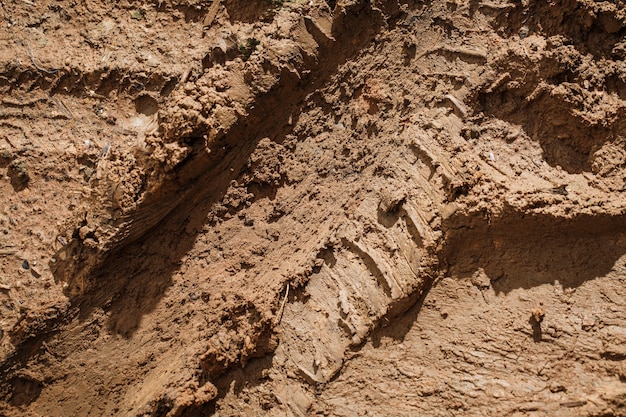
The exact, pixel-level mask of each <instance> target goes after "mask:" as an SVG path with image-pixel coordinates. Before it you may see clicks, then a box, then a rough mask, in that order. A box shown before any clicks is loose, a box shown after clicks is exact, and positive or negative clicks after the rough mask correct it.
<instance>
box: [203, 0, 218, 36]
mask: <svg viewBox="0 0 626 417" xmlns="http://www.w3.org/2000/svg"><path fill="white" fill-rule="evenodd" d="M220 1H221V0H213V3H212V4H211V7H210V8H209V12H208V13H207V14H206V17H205V18H204V21H203V22H202V27H203V28H207V29H208V28H210V27H211V25H212V24H213V21H214V20H215V17H216V16H217V12H218V10H219V8H220Z"/></svg>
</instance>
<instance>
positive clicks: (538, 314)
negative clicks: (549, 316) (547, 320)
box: [530, 307, 546, 323]
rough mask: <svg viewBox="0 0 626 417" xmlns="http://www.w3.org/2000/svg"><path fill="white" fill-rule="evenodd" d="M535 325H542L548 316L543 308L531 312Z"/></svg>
mask: <svg viewBox="0 0 626 417" xmlns="http://www.w3.org/2000/svg"><path fill="white" fill-rule="evenodd" d="M530 314H531V315H532V319H533V320H534V321H535V323H541V322H542V321H543V318H544V317H545V316H546V312H545V311H544V310H543V308H541V307H537V308H533V309H532V310H531V312H530Z"/></svg>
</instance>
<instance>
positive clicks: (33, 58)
mask: <svg viewBox="0 0 626 417" xmlns="http://www.w3.org/2000/svg"><path fill="white" fill-rule="evenodd" d="M26 50H27V51H28V56H29V57H30V61H31V62H32V63H33V65H34V66H35V68H37V70H39V71H41V72H45V73H46V74H56V73H57V72H59V70H58V69H56V68H55V69H51V70H47V69H45V68H41V67H40V66H39V65H37V62H35V57H34V56H33V53H32V52H31V51H30V45H29V44H26Z"/></svg>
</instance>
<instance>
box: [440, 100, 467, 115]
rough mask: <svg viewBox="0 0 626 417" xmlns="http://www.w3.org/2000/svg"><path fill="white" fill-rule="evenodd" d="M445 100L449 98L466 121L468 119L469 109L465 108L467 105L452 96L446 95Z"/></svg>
mask: <svg viewBox="0 0 626 417" xmlns="http://www.w3.org/2000/svg"><path fill="white" fill-rule="evenodd" d="M444 98H447V99H448V101H450V103H452V104H453V105H454V107H455V108H456V109H457V110H458V111H459V113H461V116H462V117H463V118H464V119H465V118H466V117H467V107H465V104H463V102H462V101H461V100H459V99H458V98H456V97H454V96H453V95H452V94H446V95H445V96H444Z"/></svg>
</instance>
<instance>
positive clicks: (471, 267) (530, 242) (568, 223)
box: [440, 212, 626, 293]
mask: <svg viewBox="0 0 626 417" xmlns="http://www.w3.org/2000/svg"><path fill="white" fill-rule="evenodd" d="M443 229H444V230H447V236H446V243H445V247H444V250H443V252H442V254H441V257H440V259H441V262H442V264H443V265H447V266H448V269H449V273H450V274H451V275H456V276H460V277H469V276H471V275H472V274H474V273H475V272H477V271H479V269H482V270H483V271H484V272H485V273H486V275H487V276H488V277H489V278H490V280H491V284H492V286H493V288H494V289H495V291H496V292H505V293H506V292H509V291H511V290H513V289H516V288H531V287H534V286H538V285H541V284H546V283H557V282H558V283H560V284H561V285H562V286H563V287H565V288H575V287H578V286H580V285H581V284H583V283H584V282H585V281H588V280H591V279H594V278H597V277H602V276H604V275H606V274H607V273H609V272H610V271H611V270H612V269H613V267H614V265H615V263H616V261H617V260H618V259H619V258H620V257H621V256H623V255H624V254H626V218H625V217H621V216H615V217H614V216H608V215H596V216H591V215H580V216H576V217H574V218H571V219H563V218H555V217H553V216H550V215H526V216H524V215H522V214H519V213H515V212H513V213H511V214H508V215H503V216H502V218H500V219H496V220H494V221H492V222H491V223H490V222H489V221H488V220H487V219H484V218H479V217H464V216H456V217H452V218H450V219H449V220H447V221H446V222H444V224H443Z"/></svg>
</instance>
